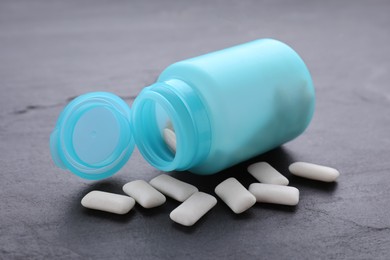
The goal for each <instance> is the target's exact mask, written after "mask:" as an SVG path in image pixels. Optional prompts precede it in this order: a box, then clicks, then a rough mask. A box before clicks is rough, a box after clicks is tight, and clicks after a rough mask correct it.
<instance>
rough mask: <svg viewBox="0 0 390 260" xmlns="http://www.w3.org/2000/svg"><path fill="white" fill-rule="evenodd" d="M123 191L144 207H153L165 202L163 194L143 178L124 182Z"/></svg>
mask: <svg viewBox="0 0 390 260" xmlns="http://www.w3.org/2000/svg"><path fill="white" fill-rule="evenodd" d="M123 191H124V192H125V193H126V194H127V195H129V196H130V197H132V198H134V199H135V201H136V202H137V203H138V204H140V205H141V206H142V207H144V208H147V209H149V208H154V207H157V206H160V205H162V204H164V203H165V201H166V198H165V196H164V195H163V194H162V193H161V192H159V191H158V190H156V189H155V188H153V187H152V186H151V185H150V184H149V183H147V182H146V181H144V180H137V181H132V182H129V183H126V184H125V185H124V186H123Z"/></svg>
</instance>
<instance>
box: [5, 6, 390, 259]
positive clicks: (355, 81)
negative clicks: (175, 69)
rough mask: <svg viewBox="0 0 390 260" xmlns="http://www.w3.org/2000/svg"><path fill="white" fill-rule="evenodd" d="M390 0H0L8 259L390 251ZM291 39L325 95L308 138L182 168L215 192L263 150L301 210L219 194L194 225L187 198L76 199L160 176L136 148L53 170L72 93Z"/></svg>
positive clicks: (125, 87) (119, 89)
mask: <svg viewBox="0 0 390 260" xmlns="http://www.w3.org/2000/svg"><path fill="white" fill-rule="evenodd" d="M389 14H390V2H389V1H272V0H269V1H191V2H190V1H153V2H151V1H120V0H113V1H108V0H107V1H103V0H98V1H92V0H88V1H87V0H82V1H33V0H31V1H29V0H25V1H13V0H9V1H0V91H1V92H0V100H1V102H0V166H1V170H0V174H1V175H0V176H1V180H0V198H1V199H0V258H1V259H22V258H31V259H41V258H47V259H85V258H91V259H92V258H94V259H95V258H98V259H107V258H115V259H153V258H156V259H157V258H164V259H187V258H189V259H214V258H227V259H238V258H241V259H259V258H265V259H318V258H321V259H326V258H337V259H342V258H346V259H372V258H374V259H389V258H390V216H389V215H390V214H389V213H390V210H389V202H390V188H389V186H390V178H389V171H390V158H389V157H390V113H389V111H390V83H389V82H390V52H389V43H390V15H389ZM265 37H271V38H276V39H280V40H282V41H285V42H287V43H288V44H290V45H291V46H292V47H293V48H295V49H296V50H297V51H298V52H299V53H300V54H301V56H302V57H303V58H304V60H305V61H306V63H307V65H308V66H309V68H310V70H311V72H312V76H313V80H314V83H315V86H316V90H317V106H316V113H315V116H314V119H313V121H312V124H311V125H310V127H309V128H308V129H307V131H306V132H305V133H304V134H303V135H302V136H301V137H299V138H298V139H296V140H294V141H292V142H290V143H288V144H286V145H284V146H283V147H282V148H279V149H276V150H274V151H272V152H270V153H268V154H266V155H263V156H260V157H258V158H255V159H254V160H252V161H248V162H245V163H243V164H241V165H239V166H236V167H233V168H232V169H229V170H227V171H225V172H222V173H220V174H218V175H215V176H211V177H199V176H195V175H192V174H189V173H173V175H174V176H175V177H177V178H179V179H182V180H185V181H188V182H190V183H193V184H196V185H197V186H198V187H199V188H200V189H201V190H203V191H206V192H209V193H212V194H213V188H214V187H215V185H216V184H217V183H218V182H219V181H222V180H224V179H225V178H227V177H229V176H233V175H234V176H236V177H237V178H238V179H239V180H240V181H241V182H242V183H243V184H245V185H246V186H248V185H249V184H250V183H251V182H253V181H254V179H253V178H252V177H250V176H248V174H247V173H246V172H245V168H246V166H247V165H248V164H249V163H251V162H254V161H258V160H267V161H269V162H271V163H272V164H273V165H274V166H275V167H276V168H277V169H278V170H280V171H281V172H282V173H283V174H285V175H286V176H287V177H289V178H290V181H291V185H293V186H296V187H297V188H299V189H300V191H301V201H300V203H299V205H298V206H297V207H295V208H291V207H281V206H274V205H256V206H254V207H253V208H252V209H251V210H249V211H248V212H247V213H244V214H242V215H238V216H237V215H234V214H233V213H232V212H231V211H230V210H229V209H228V208H227V207H226V206H225V205H224V204H223V203H222V202H221V201H219V203H218V204H217V206H216V207H215V208H214V209H213V210H212V211H211V212H209V214H207V216H206V217H205V218H203V219H202V220H201V221H200V222H198V223H197V224H196V225H195V226H194V227H191V228H184V227H181V226H179V225H176V224H174V223H172V222H171V220H170V219H169V217H168V215H169V212H170V211H171V210H172V209H174V208H175V207H176V206H177V205H178V203H177V202H175V201H173V200H169V201H168V202H167V203H166V204H165V205H164V206H162V207H160V208H156V209H152V210H144V209H142V208H140V207H138V206H137V207H136V208H135V210H133V211H132V212H131V213H129V214H128V215H126V216H114V215H111V214H106V213H101V212H93V211H90V210H86V209H83V208H82V207H81V206H80V199H81V198H82V196H83V195H84V194H86V193H87V192H88V191H90V190H92V189H101V190H106V191H111V192H121V187H122V185H123V184H124V183H126V182H127V181H131V180H135V179H145V180H149V179H151V178H152V177H154V176H156V175H158V174H160V172H159V171H157V170H156V169H153V168H152V167H151V166H149V165H148V164H147V163H146V162H145V161H144V160H143V159H142V158H141V156H140V155H139V153H138V151H135V152H134V155H133V157H132V158H131V160H130V161H129V163H128V164H127V165H126V167H125V168H124V169H123V170H121V172H120V173H118V174H117V175H115V176H114V177H112V178H110V179H107V180H105V181H101V182H89V181H84V180H81V179H79V178H77V177H76V176H73V175H72V174H70V173H68V172H64V171H61V170H59V169H57V168H55V167H54V165H53V163H52V162H51V158H50V155H49V150H48V139H49V134H50V131H51V129H52V128H53V127H54V124H55V121H56V119H57V116H58V114H59V113H60V111H61V110H62V108H63V107H64V106H65V104H66V103H67V102H68V101H69V100H71V99H72V98H73V97H74V96H77V95H79V94H82V93H85V92H88V91H97V90H106V91H111V92H114V93H116V94H118V95H120V96H122V97H124V98H125V99H126V100H127V101H128V103H129V104H131V103H132V100H133V99H134V96H135V95H136V94H137V93H138V92H139V91H140V90H141V89H142V88H143V87H144V86H147V85H149V84H151V83H152V82H153V81H154V80H155V79H156V77H157V76H158V74H159V73H160V72H161V71H162V70H163V69H164V68H165V67H166V66H167V65H169V64H171V63H173V62H175V61H178V60H182V59H185V58H189V57H193V56H197V55H200V54H203V53H207V52H209V51H213V50H218V49H222V48H225V47H228V46H232V45H235V44H239V43H243V42H247V41H250V40H253V39H257V38H265ZM296 160H303V161H309V162H316V163H320V164H324V165H330V166H334V167H336V168H338V169H339V170H340V171H341V174H342V175H341V176H340V179H339V181H338V182H337V183H336V184H319V183H316V182H314V181H304V180H301V179H298V178H293V177H292V176H290V174H289V173H288V171H287V166H288V165H289V163H291V162H293V161H296Z"/></svg>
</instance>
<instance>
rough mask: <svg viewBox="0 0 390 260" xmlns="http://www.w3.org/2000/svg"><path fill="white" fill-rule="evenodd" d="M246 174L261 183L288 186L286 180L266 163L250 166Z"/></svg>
mask: <svg viewBox="0 0 390 260" xmlns="http://www.w3.org/2000/svg"><path fill="white" fill-rule="evenodd" d="M248 172H249V173H250V174H251V175H252V176H253V177H255V179H256V180H258V181H259V182H262V183H268V184H277V185H286V186H287V185H288V179H287V178H286V177H284V176H283V175H282V174H280V173H279V172H278V171H277V170H276V169H275V168H274V167H272V166H271V165H269V164H268V163H266V162H258V163H254V164H252V165H250V166H249V167H248Z"/></svg>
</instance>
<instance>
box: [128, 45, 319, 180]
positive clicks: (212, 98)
mask: <svg viewBox="0 0 390 260" xmlns="http://www.w3.org/2000/svg"><path fill="white" fill-rule="evenodd" d="M172 79H178V80H181V81H184V82H185V83H186V84H188V86H190V87H191V88H193V89H194V91H195V93H197V95H198V96H199V98H200V99H201V100H202V102H203V104H204V107H205V110H206V113H207V115H208V120H209V122H210V129H211V145H210V149H209V152H208V155H207V157H205V158H204V159H203V160H202V161H201V162H199V163H197V165H194V166H192V167H191V168H190V169H188V170H189V171H191V172H194V173H198V174H205V175H206V174H213V173H216V172H219V171H221V170H223V169H226V168H228V167H230V166H232V165H235V164H237V163H240V162H242V161H245V160H247V159H249V158H251V157H254V156H256V155H259V154H261V153H264V152H266V151H269V150H271V149H273V148H276V147H278V146H280V145H282V144H283V143H285V142H288V141H290V140H292V139H294V138H295V137H297V136H298V135H300V134H301V133H302V132H303V131H304V130H305V129H306V127H307V126H308V124H309V122H310V120H311V118H312V115H313V111H314V105H315V91H314V87H313V84H312V80H311V76H310V73H309V71H308V69H307V67H306V65H305V64H304V62H303V60H302V59H301V58H300V57H299V56H298V54H297V53H296V52H295V51H294V50H293V49H291V48H290V47H289V46H287V45H286V44H284V43H281V42H279V41H276V40H272V39H262V40H256V41H253V42H249V43H245V44H242V45H238V46H235V47H231V48H228V49H224V50H221V51H216V52H213V53H209V54H206V55H202V56H199V57H196V58H192V59H188V60H184V61H180V62H177V63H174V64H172V65H170V66H169V67H167V68H166V69H165V70H164V71H163V72H162V73H161V75H160V76H159V79H158V82H167V81H170V80H172ZM158 82H157V83H158ZM134 124H136V122H134ZM188 149H191V147H188Z"/></svg>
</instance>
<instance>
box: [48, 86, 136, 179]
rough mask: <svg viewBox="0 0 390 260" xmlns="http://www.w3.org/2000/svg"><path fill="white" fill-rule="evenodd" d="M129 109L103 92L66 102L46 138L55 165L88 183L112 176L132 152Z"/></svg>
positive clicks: (120, 100) (119, 100) (122, 102)
mask: <svg viewBox="0 0 390 260" xmlns="http://www.w3.org/2000/svg"><path fill="white" fill-rule="evenodd" d="M130 117H131V110H130V107H129V106H128V105H127V104H126V102H125V101H123V100H122V99H121V98H119V97H118V96H116V95H114V94H111V93H107V92H93V93H88V94H84V95H81V96H79V97H77V98H75V99H74V100H73V101H72V102H70V103H69V104H68V105H67V106H66V107H65V109H64V110H63V111H62V113H61V115H60V116H59V118H58V121H57V124H56V127H55V129H54V130H53V132H52V133H51V135H50V151H51V155H52V157H53V161H54V162H55V164H56V165H57V166H58V167H60V168H63V169H68V170H70V171H71V172H73V173H74V174H76V175H78V176H80V177H82V178H85V179H90V180H100V179H104V178H107V177H109V176H111V175H113V174H114V173H116V172H117V171H118V170H119V169H120V168H122V167H123V165H124V164H125V163H126V162H127V161H128V159H129V157H130V155H131V153H132V152H133V150H134V138H133V135H132V132H131V125H130V124H131V120H130Z"/></svg>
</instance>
